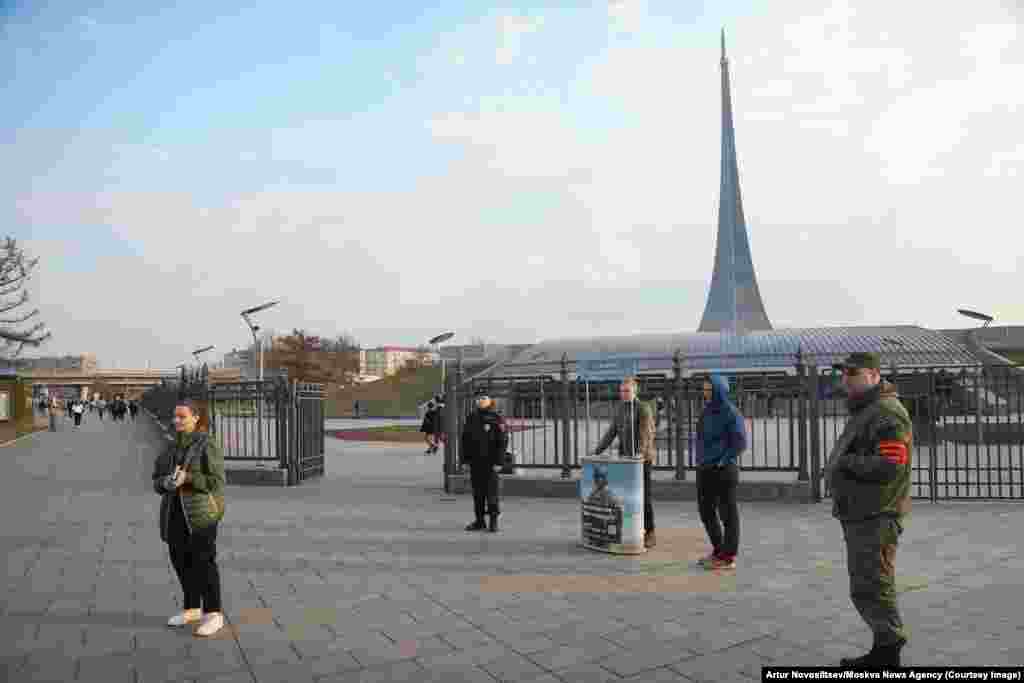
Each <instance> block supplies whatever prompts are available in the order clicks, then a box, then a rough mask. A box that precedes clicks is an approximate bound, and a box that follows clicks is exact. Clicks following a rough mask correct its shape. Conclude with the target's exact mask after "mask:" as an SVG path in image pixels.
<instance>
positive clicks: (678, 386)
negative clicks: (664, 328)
mask: <svg viewBox="0 0 1024 683" xmlns="http://www.w3.org/2000/svg"><path fill="white" fill-rule="evenodd" d="M672 392H673V394H674V395H675V423H676V433H675V442H676V446H675V447H676V481H685V480H686V462H685V461H684V459H683V458H684V457H685V456H684V454H687V453H689V448H686V449H685V450H684V448H683V438H684V435H683V354H682V352H681V351H680V350H679V349H676V352H675V353H674V354H672ZM689 433H690V425H689V424H687V425H686V436H689Z"/></svg>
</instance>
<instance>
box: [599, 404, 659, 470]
mask: <svg viewBox="0 0 1024 683" xmlns="http://www.w3.org/2000/svg"><path fill="white" fill-rule="evenodd" d="M630 414H632V416H633V419H632V420H630V419H629V418H630ZM654 436H655V420H654V409H653V408H652V407H651V404H650V403H649V402H647V401H640V400H637V401H634V402H633V405H632V406H631V405H630V404H629V403H626V402H624V401H620V402H619V404H618V405H616V406H615V415H614V416H613V417H612V424H611V426H610V427H609V428H608V431H607V432H605V434H604V436H603V437H602V438H601V441H600V442H599V443H598V444H597V448H595V449H594V453H596V454H597V455H600V454H601V453H603V452H604V451H605V450H607V448H608V447H609V446H611V445H612V442H613V441H615V438H616V437H618V439H619V455H620V456H621V457H623V458H632V457H642V458H643V460H644V462H649V463H653V462H654V458H655V455H656V453H655V447H654ZM634 440H635V444H636V449H637V451H638V452H637V454H636V455H635V456H634V453H633V448H634Z"/></svg>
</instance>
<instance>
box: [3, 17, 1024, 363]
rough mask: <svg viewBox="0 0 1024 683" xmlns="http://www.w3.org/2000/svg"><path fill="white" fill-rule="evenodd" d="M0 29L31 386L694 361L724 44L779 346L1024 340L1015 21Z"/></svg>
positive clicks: (1021, 70)
mask: <svg viewBox="0 0 1024 683" xmlns="http://www.w3.org/2000/svg"><path fill="white" fill-rule="evenodd" d="M165 4H166V3H159V4H157V3H153V4H148V3H145V2H127V1H124V0H110V1H109V2H104V3H97V4H94V3H90V2H87V1H84V2H76V3H41V2H13V3H12V2H11V1H10V0H0V79H2V82H3V83H4V85H5V88H4V93H5V97H4V106H3V107H2V108H0V220H2V224H3V226H4V227H6V232H7V234H10V235H12V236H14V237H16V238H18V239H19V240H21V242H22V244H23V246H24V247H25V248H26V249H27V250H28V252H29V253H30V254H31V255H32V256H36V257H38V258H39V259H40V263H39V267H38V269H37V271H36V275H35V277H34V279H33V281H32V283H31V286H30V290H29V291H30V294H31V295H32V297H33V302H34V305H36V306H38V308H39V309H40V317H41V319H42V320H44V321H45V322H46V323H47V325H48V327H49V329H50V331H51V332H52V334H53V338H52V340H51V341H49V342H48V343H46V344H45V345H44V346H42V347H41V348H40V349H38V350H34V351H31V352H30V353H29V355H50V354H65V353H67V354H77V353H83V352H90V353H95V354H96V355H97V357H98V360H99V364H100V366H101V367H107V368H118V367H120V368H139V367H146V366H147V365H150V366H151V367H163V368H170V367H173V366H174V365H177V364H178V363H181V362H184V361H186V360H188V359H189V358H190V352H191V351H192V350H193V349H196V348H198V347H201V346H206V345H211V344H212V345H215V347H216V352H217V353H220V352H225V351H229V350H231V349H232V348H234V347H239V348H241V347H243V346H245V345H246V344H247V343H248V341H249V340H250V339H251V337H250V335H249V331H248V328H247V327H246V326H245V324H244V322H243V321H242V319H241V317H240V316H239V312H240V311H241V310H242V309H245V308H248V307H252V306H256V305H258V304H261V303H263V302H265V301H269V300H280V301H281V303H280V304H279V305H278V306H276V307H275V308H273V309H270V310H268V311H266V312H264V313H263V314H261V315H260V316H259V317H258V319H257V321H258V322H259V323H260V324H261V325H262V326H263V328H264V329H266V330H275V331H277V332H281V333H285V332H288V331H290V330H292V329H293V328H302V329H305V330H307V331H309V332H311V333H317V334H322V335H327V336H335V335H339V334H343V333H347V334H351V335H352V336H354V337H355V338H356V340H357V341H359V342H360V343H361V344H363V346H364V347H370V346H376V345H382V344H388V345H418V344H421V343H423V342H424V341H425V340H426V339H428V338H429V337H431V336H434V335H436V334H438V333H440V332H444V331H449V330H451V331H454V332H455V333H456V337H455V338H454V339H453V340H452V342H451V343H459V342H462V343H468V342H469V341H470V340H472V339H484V340H486V341H488V342H492V343H533V342H538V341H541V340H544V339H554V338H559V337H575V336H618V335H627V334H640V333H657V332H685V331H694V330H696V328H697V325H698V324H699V322H700V318H701V314H702V313H703V310H704V305H705V301H706V297H707V290H708V285H709V282H710V278H711V269H712V266H713V259H714V248H715V231H716V225H717V203H718V185H719V164H720V158H719V148H720V135H721V131H720V116H721V111H720V107H721V101H720V95H719V82H720V81H719V79H720V72H719V68H720V67H719V56H720V46H719V45H720V31H721V30H722V29H723V28H724V29H725V32H726V41H727V48H728V55H729V60H730V75H731V79H732V97H733V107H734V112H735V126H736V140H737V148H738V158H739V166H740V182H741V188H742V193H743V203H744V209H745V213H746V218H747V223H748V230H749V237H750V243H751V249H752V253H753V256H754V266H755V270H756V273H757V278H758V282H759V285H760V289H761V294H762V297H763V299H764V301H765V306H766V309H767V312H768V316H769V318H770V319H771V321H772V324H773V326H774V327H776V328H798V327H816V326H829V325H889V324H911V325H920V326H924V327H929V328H937V329H941V328H951V327H967V326H971V325H972V324H973V323H972V322H971V321H969V320H966V319H964V318H962V317H960V316H958V315H957V314H956V312H955V309H957V308H961V307H966V308H972V309H975V310H981V311H984V312H987V313H990V314H992V315H993V316H995V318H996V321H997V322H996V324H1024V300H1022V299H1021V296H1020V290H1021V287H1020V285H1021V280H1020V276H1019V273H1020V272H1021V271H1022V270H1024V258H1022V253H1024V250H1022V246H1024V237H1022V235H1024V231H1022V230H1021V219H1020V200H1019V198H1020V195H1021V190H1020V188H1021V187H1022V179H1024V126H1021V125H1020V120H1021V111H1020V110H1021V109H1022V104H1024V88H1021V87H1020V85H1019V84H1020V83H1024V34H1022V28H1021V25H1022V23H1024V10H1022V9H1021V7H1022V5H1021V4H1020V3H1019V0H975V1H974V2H971V3H959V4H953V5H949V6H944V7H943V8H942V10H941V11H936V9H935V5H934V4H933V3H925V2H920V1H918V0H908V1H907V2H900V3H890V2H880V1H879V2H875V1H865V2H846V1H843V0H835V1H833V2H828V1H826V2H822V1H821V0H789V1H787V2H785V3H778V2H775V3H769V2H767V0H729V1H727V2H718V3H711V2H706V3H702V2H690V1H687V2H679V1H678V0H646V1H644V0H615V1H612V2H608V1H607V0H599V1H595V2H565V3H559V2H543V3H541V2H536V3H532V4H531V3H516V4H501V5H498V6H495V7H494V8H493V9H488V6H489V3H475V2H454V1H451V2H440V3H430V5H431V7H430V8H418V6H419V5H425V4H427V3H337V2H318V1H314V2H303V3H294V4H292V5H289V6H287V8H286V9H285V8H284V7H282V6H281V5H280V3H255V4H252V3H247V4H244V5H241V4H240V5H235V4H234V3H233V2H232V0H225V1H224V2H217V3H208V2H202V3H201V2H198V1H193V0H182V1H181V2H176V3H171V4H173V5H174V6H173V7H171V8H168V7H163V5H165Z"/></svg>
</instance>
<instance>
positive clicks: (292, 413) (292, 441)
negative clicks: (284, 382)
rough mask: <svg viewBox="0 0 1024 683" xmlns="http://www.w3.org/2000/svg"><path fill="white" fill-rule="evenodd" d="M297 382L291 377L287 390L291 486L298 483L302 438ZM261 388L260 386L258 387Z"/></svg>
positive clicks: (261, 441) (260, 440) (289, 483)
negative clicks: (300, 441) (300, 442)
mask: <svg viewBox="0 0 1024 683" xmlns="http://www.w3.org/2000/svg"><path fill="white" fill-rule="evenodd" d="M298 383H299V381H298V380H297V379H293V380H292V382H291V386H290V387H289V392H288V424H289V425H290V426H291V429H290V430H289V433H288V436H289V437H290V438H289V439H288V485H289V486H292V485H294V484H297V483H298V479H299V477H298V460H299V457H300V454H299V440H300V439H301V438H302V435H301V433H300V432H301V429H302V426H301V425H300V424H299V410H298V408H299V401H298ZM260 389H261V390H262V387H260ZM257 443H260V444H262V443H263V439H262V438H260V439H259V440H258V441H257Z"/></svg>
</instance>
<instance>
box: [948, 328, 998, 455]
mask: <svg viewBox="0 0 1024 683" xmlns="http://www.w3.org/2000/svg"><path fill="white" fill-rule="evenodd" d="M956 312H957V313H959V314H960V315H962V316H964V317H965V318H971V319H972V320H980V321H981V322H983V323H985V324H984V325H982V326H981V329H984V328H986V327H988V326H989V325H991V324H992V321H993V320H995V318H993V317H992V316H990V315H986V314H984V313H978V312H977V311H972V310H970V309H969V308H958V309H956ZM976 333H977V330H971V331H970V332H968V333H967V337H968V338H969V339H970V340H971V342H972V343H973V345H974V346H976V347H978V348H980V349H983V348H985V347H984V346H982V344H981V340H979V339H978V336H977V334H976ZM984 380H985V361H984V360H982V365H981V376H980V377H978V379H977V381H976V384H975V392H974V421H975V422H976V423H977V430H978V448H979V449H980V448H981V444H982V443H983V442H984V440H985V432H984V428H983V427H982V415H981V392H982V390H983V382H984Z"/></svg>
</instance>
